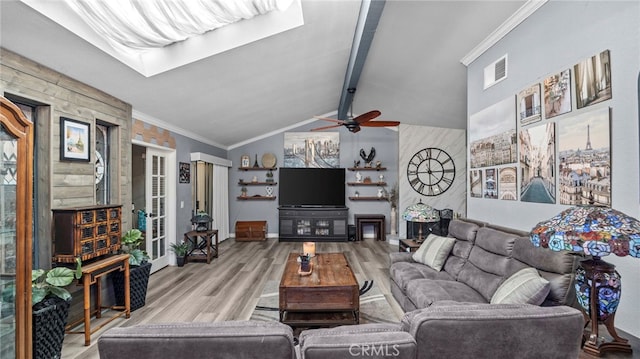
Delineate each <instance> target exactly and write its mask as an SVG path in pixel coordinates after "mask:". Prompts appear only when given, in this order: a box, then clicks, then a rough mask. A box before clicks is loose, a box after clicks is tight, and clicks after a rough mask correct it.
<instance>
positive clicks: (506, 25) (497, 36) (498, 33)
mask: <svg viewBox="0 0 640 359" xmlns="http://www.w3.org/2000/svg"><path fill="white" fill-rule="evenodd" d="M547 1H549V0H528V1H527V2H526V3H524V5H522V6H521V7H520V8H519V9H518V10H516V12H514V13H513V14H512V15H511V16H509V18H508V19H507V20H505V22H503V23H502V24H501V25H500V26H498V28H497V29H495V30H493V32H492V33H491V34H489V36H487V37H486V38H485V39H484V40H482V42H480V43H479V44H478V45H477V46H476V47H474V48H473V50H471V51H470V52H469V53H467V54H466V55H465V56H464V57H463V58H462V59H461V60H460V62H462V64H463V65H465V66H469V65H470V64H471V63H472V62H473V61H475V60H476V59H477V58H478V57H480V56H481V55H482V54H484V52H485V51H487V50H488V49H489V48H491V46H493V45H495V44H496V43H497V42H498V41H500V40H502V38H503V37H505V36H506V35H507V34H508V33H509V32H511V30H513V29H515V28H516V26H518V25H520V24H521V23H522V22H523V21H524V20H526V19H527V18H528V17H529V16H531V14H533V13H534V12H536V11H537V10H538V9H539V8H541V7H542V5H544V4H546V3H547Z"/></svg>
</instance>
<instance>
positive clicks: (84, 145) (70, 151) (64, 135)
mask: <svg viewBox="0 0 640 359" xmlns="http://www.w3.org/2000/svg"><path fill="white" fill-rule="evenodd" d="M90 148H91V124H89V123H86V122H81V121H76V120H72V119H70V118H67V117H60V161H79V162H89V160H90V158H91V155H90V153H91V151H90Z"/></svg>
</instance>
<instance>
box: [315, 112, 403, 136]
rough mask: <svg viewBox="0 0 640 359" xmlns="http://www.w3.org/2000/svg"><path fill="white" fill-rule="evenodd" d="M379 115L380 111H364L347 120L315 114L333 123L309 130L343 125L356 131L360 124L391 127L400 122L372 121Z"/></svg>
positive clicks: (358, 129)
mask: <svg viewBox="0 0 640 359" xmlns="http://www.w3.org/2000/svg"><path fill="white" fill-rule="evenodd" d="M380 115H381V112H380V111H378V110H373V111H369V112H365V113H363V114H362V115H359V116H356V117H352V118H350V119H348V120H337V119H334V118H328V117H319V116H315V118H317V119H319V120H323V121H329V122H334V123H335V125H330V126H323V127H318V128H313V129H311V131H322V130H326V129H329V128H335V127H340V126H344V127H346V128H347V129H348V130H349V131H350V132H353V133H356V132H358V131H360V126H362V127H391V126H398V125H399V124H400V122H398V121H372V120H373V119H375V118H376V117H378V116H380Z"/></svg>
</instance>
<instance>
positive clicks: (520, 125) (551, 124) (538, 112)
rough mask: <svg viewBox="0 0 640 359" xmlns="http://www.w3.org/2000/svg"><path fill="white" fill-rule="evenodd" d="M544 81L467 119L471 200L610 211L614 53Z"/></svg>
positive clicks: (556, 74) (592, 59)
mask: <svg viewBox="0 0 640 359" xmlns="http://www.w3.org/2000/svg"><path fill="white" fill-rule="evenodd" d="M572 76H573V78H572ZM540 78H541V79H542V82H541V83H535V84H533V85H531V86H528V87H526V88H524V89H523V90H521V91H519V92H517V93H516V94H514V96H513V97H508V98H506V99H504V100H502V101H500V102H498V103H495V104H493V105H491V106H489V107H487V108H485V109H482V110H480V111H478V112H476V113H474V114H472V115H470V116H469V123H468V129H469V136H468V137H469V140H468V141H469V155H468V156H469V163H470V170H469V171H468V172H469V174H468V181H469V189H468V190H469V197H471V198H491V199H496V198H497V199H500V200H511V201H512V200H520V201H521V202H533V203H547V204H555V203H559V204H563V205H584V204H596V205H603V206H611V178H610V174H611V158H610V154H611V139H610V134H611V130H610V122H611V109H610V108H609V107H603V106H602V102H604V101H607V100H610V99H611V98H612V96H611V57H610V52H609V50H604V51H602V52H600V53H598V54H596V55H594V56H591V57H589V58H586V59H584V60H582V61H579V62H578V63H577V64H575V65H574V66H573V71H571V68H565V69H564V70H561V71H558V72H556V73H552V74H550V75H547V76H546V77H544V76H543V77H540ZM572 85H573V86H572ZM574 100H575V103H576V105H575V109H574V108H573V106H574V105H573V103H574V102H573V101H574ZM596 104H600V105H598V106H593V105H596ZM589 106H593V108H594V109H591V107H589ZM572 111H573V112H572ZM542 114H544V116H542Z"/></svg>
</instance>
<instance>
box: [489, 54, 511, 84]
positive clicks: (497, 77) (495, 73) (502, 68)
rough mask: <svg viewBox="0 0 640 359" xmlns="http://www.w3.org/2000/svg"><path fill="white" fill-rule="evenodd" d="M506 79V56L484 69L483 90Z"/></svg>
mask: <svg viewBox="0 0 640 359" xmlns="http://www.w3.org/2000/svg"><path fill="white" fill-rule="evenodd" d="M506 78H507V55H504V56H502V57H501V58H499V59H498V60H496V61H495V62H493V63H492V64H490V65H489V66H487V67H485V68H484V89H485V90H486V89H488V88H489V87H491V86H493V85H495V84H497V83H498V82H500V81H502V80H504V79H506Z"/></svg>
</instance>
